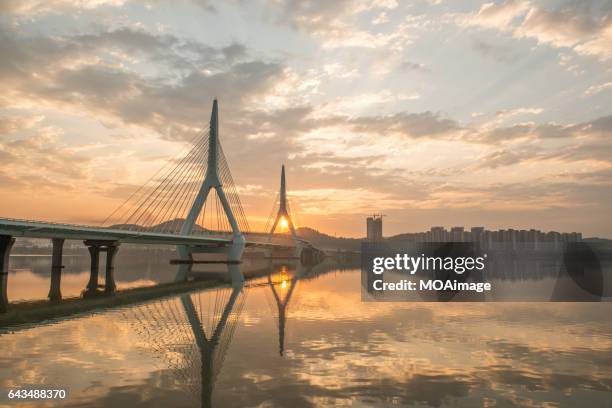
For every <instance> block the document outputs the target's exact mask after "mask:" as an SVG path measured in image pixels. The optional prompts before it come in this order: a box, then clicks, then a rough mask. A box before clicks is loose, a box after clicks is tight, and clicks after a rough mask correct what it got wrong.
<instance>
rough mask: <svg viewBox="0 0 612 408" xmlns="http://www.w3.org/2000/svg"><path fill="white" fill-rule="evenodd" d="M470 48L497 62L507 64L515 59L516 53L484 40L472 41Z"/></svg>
mask: <svg viewBox="0 0 612 408" xmlns="http://www.w3.org/2000/svg"><path fill="white" fill-rule="evenodd" d="M472 47H473V48H474V49H475V50H476V51H478V52H479V53H480V54H482V55H484V56H485V57H487V58H491V59H493V60H495V61H497V62H504V63H509V62H514V61H516V59H517V53H516V52H515V51H513V50H512V49H511V48H510V47H507V46H503V45H499V44H494V43H491V42H488V41H484V40H474V41H473V42H472Z"/></svg>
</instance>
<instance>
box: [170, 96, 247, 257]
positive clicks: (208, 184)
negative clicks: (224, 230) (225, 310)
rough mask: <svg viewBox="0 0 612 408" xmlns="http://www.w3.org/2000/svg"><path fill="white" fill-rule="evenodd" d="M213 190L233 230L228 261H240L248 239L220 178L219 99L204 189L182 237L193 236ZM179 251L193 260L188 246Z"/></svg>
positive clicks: (214, 113) (209, 148)
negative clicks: (197, 221)
mask: <svg viewBox="0 0 612 408" xmlns="http://www.w3.org/2000/svg"><path fill="white" fill-rule="evenodd" d="M213 188H214V189H215V191H216V192H217V196H218V197H219V201H220V202H221V205H222V207H223V212H224V213H225V215H226V217H227V220H228V221H229V223H230V226H231V228H232V236H233V239H232V246H231V248H230V251H229V254H228V259H229V260H230V261H239V260H240V259H241V257H242V253H243V252H244V247H245V244H246V239H245V237H244V235H243V233H242V232H241V231H240V227H239V225H238V222H237V221H236V217H235V216H234V213H233V211H232V207H231V206H230V203H229V202H228V200H227V196H226V195H225V192H224V191H223V183H221V180H220V178H219V108H218V104H217V99H215V100H214V101H213V107H212V113H211V116H210V136H209V139H208V163H207V167H206V177H205V178H204V182H203V183H202V187H200V190H199V191H198V194H197V195H196V197H195V200H194V201H193V205H192V206H191V209H190V210H189V213H188V214H187V217H186V218H185V221H184V223H183V225H182V227H181V231H180V233H181V235H190V234H191V232H192V230H193V227H194V225H195V223H196V220H197V219H198V216H199V215H200V212H201V211H202V208H203V206H204V204H205V203H206V199H207V197H208V195H209V193H210V190H211V189H213ZM177 249H178V252H179V255H180V256H181V259H184V260H191V259H192V255H191V253H192V251H191V249H190V248H189V247H188V246H186V245H179V246H178V247H177Z"/></svg>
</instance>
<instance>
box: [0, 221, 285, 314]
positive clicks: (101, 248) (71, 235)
mask: <svg viewBox="0 0 612 408" xmlns="http://www.w3.org/2000/svg"><path fill="white" fill-rule="evenodd" d="M255 235H256V236H257V237H258V238H260V235H261V234H255ZM15 237H27V238H47V239H51V241H52V243H53V255H52V260H51V285H50V290H49V299H50V300H51V301H52V302H58V301H60V300H61V298H62V295H61V291H60V280H61V270H62V268H63V265H62V251H63V246H64V241H65V240H79V241H83V243H84V244H85V245H86V246H87V249H88V250H89V253H90V256H91V272H90V280H89V283H88V284H87V288H86V290H85V291H84V292H83V296H85V297H90V296H98V295H108V294H112V293H114V291H115V287H116V285H115V279H114V259H115V256H116V254H117V251H118V249H119V246H120V245H121V244H141V245H186V246H189V247H191V248H193V249H194V250H195V252H216V251H219V250H221V249H222V248H229V247H231V245H232V239H231V237H227V238H226V237H215V236H206V235H201V236H198V235H175V234H165V233H159V232H149V231H128V230H121V229H113V228H102V227H90V226H84V225H71V224H54V223H48V222H38V221H25V220H13V219H6V218H0V313H3V312H5V311H6V310H7V308H8V305H9V301H8V297H7V286H8V266H9V256H10V252H11V248H12V246H13V243H14V242H15ZM261 238H262V241H260V242H255V241H247V242H246V246H247V247H264V248H279V249H281V248H292V247H294V245H291V244H290V243H287V244H278V243H270V242H265V240H264V239H263V238H264V237H263V236H262V237H261ZM101 252H104V253H106V270H105V274H106V275H105V277H106V279H105V284H104V286H103V290H99V288H101V287H102V285H100V284H99V283H98V269H99V261H100V253H101Z"/></svg>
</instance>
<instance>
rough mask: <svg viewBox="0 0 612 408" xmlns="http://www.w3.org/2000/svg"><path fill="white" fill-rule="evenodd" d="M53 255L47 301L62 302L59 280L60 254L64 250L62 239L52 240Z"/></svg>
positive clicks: (60, 271) (60, 268)
mask: <svg viewBox="0 0 612 408" xmlns="http://www.w3.org/2000/svg"><path fill="white" fill-rule="evenodd" d="M51 242H52V243H53V255H52V258H51V286H50V288H49V295H48V297H49V300H50V301H51V302H59V301H60V300H62V291H61V280H62V269H63V268H64V265H62V254H63V250H64V238H53V239H52V240H51Z"/></svg>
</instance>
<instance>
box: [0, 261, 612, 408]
mask: <svg viewBox="0 0 612 408" xmlns="http://www.w3.org/2000/svg"><path fill="white" fill-rule="evenodd" d="M17 258H19V257H16V258H14V259H12V260H11V265H12V272H11V275H10V276H9V281H10V285H11V286H10V287H11V288H12V289H11V291H10V292H9V295H10V296H11V299H13V300H15V299H24V300H25V299H29V298H37V297H40V298H43V297H44V296H46V291H47V290H48V277H47V276H48V273H47V272H44V273H43V272H41V271H48V259H46V258H44V257H42V258H40V257H39V258H37V257H20V258H19V259H17ZM66 263H67V268H66V273H65V274H64V276H63V280H62V289H63V292H64V295H77V294H78V293H79V292H80V290H82V288H83V287H84V286H85V283H86V282H87V274H86V273H85V272H84V271H85V270H86V269H87V268H86V265H87V259H84V260H83V259H81V260H72V261H70V260H68V261H66ZM126 265H127V263H124V264H123V266H122V264H121V263H120V264H119V266H118V271H117V278H118V286H119V287H120V288H126V287H130V286H141V285H149V284H154V283H156V282H160V281H164V280H167V281H169V280H172V276H173V274H174V268H173V267H170V266H168V264H167V263H166V262H164V263H161V264H160V265H157V266H151V264H150V263H142V265H140V266H138V265H137V263H132V264H130V266H126ZM45 273H47V276H45ZM611 316H612V303H602V304H596V303H584V304H579V303H573V304H572V303H462V304H459V303H453V304H442V303H374V302H368V303H364V302H362V301H361V293H360V272H359V271H358V270H356V269H353V268H337V267H334V266H333V265H320V266H317V267H315V268H313V269H305V268H302V267H296V266H295V265H291V264H288V265H270V266H269V267H268V270H267V271H266V273H265V274H263V275H262V277H259V278H256V279H253V280H248V281H247V282H246V283H245V284H244V286H243V287H241V286H240V285H238V284H236V285H234V286H232V285H230V284H228V285H226V286H225V287H222V288H216V289H210V290H203V291H198V292H192V293H189V294H185V295H179V296H174V297H167V298H163V299H158V300H154V301H148V302H145V303H141V304H137V305H133V306H129V307H123V308H116V309H109V310H101V311H98V312H96V313H90V314H85V315H80V316H76V317H73V318H71V319H63V320H58V321H54V322H49V323H44V324H37V325H35V326H33V327H31V326H30V327H28V326H26V327H11V328H9V329H6V328H5V329H4V330H2V331H1V332H0V350H1V351H0V390H2V393H3V395H2V397H0V406H13V405H12V404H15V402H14V401H8V399H7V398H6V392H7V390H8V389H10V388H12V387H16V386H20V385H28V384H36V385H41V384H44V385H49V386H53V387H64V388H68V389H69V392H68V396H67V398H66V399H65V400H63V401H54V402H48V403H47V404H48V405H46V406H68V407H77V406H78V407H82V406H87V407H130V408H136V407H200V406H202V407H208V406H214V407H224V408H225V407H291V408H297V407H318V406H351V407H370V406H379V407H390V406H394V407H395V406H410V407H515V406H525V407H557V406H560V407H612V317H611ZM18 406H20V407H29V406H43V404H41V403H33V402H21V403H19V405H18Z"/></svg>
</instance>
